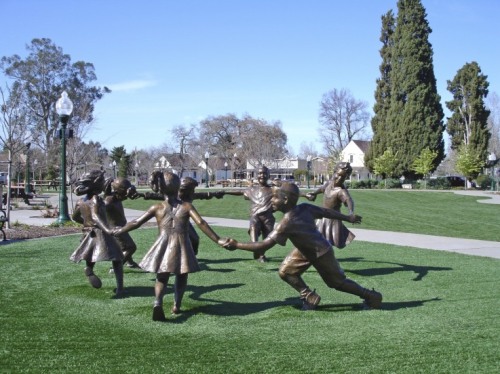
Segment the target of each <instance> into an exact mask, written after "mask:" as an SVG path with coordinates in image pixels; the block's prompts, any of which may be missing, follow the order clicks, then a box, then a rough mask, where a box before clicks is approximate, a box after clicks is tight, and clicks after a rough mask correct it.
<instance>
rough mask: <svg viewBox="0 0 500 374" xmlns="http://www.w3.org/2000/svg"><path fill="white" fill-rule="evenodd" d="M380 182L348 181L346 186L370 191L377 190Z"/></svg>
mask: <svg viewBox="0 0 500 374" xmlns="http://www.w3.org/2000/svg"><path fill="white" fill-rule="evenodd" d="M378 183H379V181H378V180H376V179H363V180H359V181H358V180H351V181H346V183H345V184H346V186H347V187H348V188H352V189H370V188H377V185H378Z"/></svg>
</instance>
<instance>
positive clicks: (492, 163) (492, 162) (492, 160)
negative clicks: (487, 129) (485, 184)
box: [488, 152, 498, 191]
mask: <svg viewBox="0 0 500 374" xmlns="http://www.w3.org/2000/svg"><path fill="white" fill-rule="evenodd" d="M497 161H498V160H497V156H496V154H495V153H493V152H491V153H490V155H489V156H488V166H489V168H490V170H491V190H492V191H495V164H496V163H497Z"/></svg>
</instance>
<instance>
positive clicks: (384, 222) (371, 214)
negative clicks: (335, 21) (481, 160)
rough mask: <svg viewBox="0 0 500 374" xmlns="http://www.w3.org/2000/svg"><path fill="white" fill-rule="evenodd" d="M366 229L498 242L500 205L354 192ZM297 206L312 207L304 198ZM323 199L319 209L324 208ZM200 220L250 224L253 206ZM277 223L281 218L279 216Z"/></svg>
mask: <svg viewBox="0 0 500 374" xmlns="http://www.w3.org/2000/svg"><path fill="white" fill-rule="evenodd" d="M199 190H200V191H203V189H199ZM350 192H351V195H352V197H353V199H354V203H355V211H356V213H357V214H359V215H361V216H363V223H362V224H361V225H360V226H359V227H360V228H363V229H372V230H385V231H397V232H408V233H416V234H427V235H440V236H450V237H458V238H468V239H481V240H493V241H500V230H499V227H500V205H493V204H481V203H478V202H477V200H478V199H480V197H475V196H463V195H457V194H454V193H453V192H430V191H392V190H391V191H380V190H350ZM299 202H308V201H307V200H306V199H304V198H301V199H300V200H299ZM322 202H323V196H322V195H320V196H318V198H317V199H316V201H315V204H318V205H321V204H322ZM153 203H154V201H151V200H143V199H138V200H133V201H131V200H127V201H125V204H124V205H125V207H127V208H131V209H139V210H146V209H148V208H149V207H150V206H151V205H152V204H153ZM195 206H196V208H197V209H198V211H199V212H200V214H201V215H203V216H207V217H226V218H236V219H248V217H249V209H250V202H249V201H248V200H245V199H244V198H243V197H240V196H229V195H227V196H224V197H223V198H222V199H219V200H218V199H211V200H196V201H195ZM276 217H277V219H278V220H279V219H280V217H281V215H280V214H279V213H277V214H276Z"/></svg>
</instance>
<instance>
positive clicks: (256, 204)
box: [225, 165, 276, 262]
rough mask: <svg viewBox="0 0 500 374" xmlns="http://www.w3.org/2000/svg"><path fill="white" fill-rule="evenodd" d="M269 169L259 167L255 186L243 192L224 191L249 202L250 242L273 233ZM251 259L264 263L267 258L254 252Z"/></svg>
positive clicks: (273, 219)
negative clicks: (242, 197)
mask: <svg viewBox="0 0 500 374" xmlns="http://www.w3.org/2000/svg"><path fill="white" fill-rule="evenodd" d="M269 176H270V174H269V169H268V168H267V167H266V166H264V165H263V166H261V167H260V168H259V170H258V174H257V180H258V182H259V184H258V185H256V186H250V187H248V188H246V189H244V190H241V191H240V190H232V191H225V194H226V195H235V196H241V195H243V196H244V198H245V199H246V200H250V202H251V203H252V205H251V213H250V227H249V229H248V234H249V235H250V240H251V241H252V242H257V241H259V237H261V236H262V239H265V238H266V237H267V236H268V235H269V233H270V232H271V231H273V228H274V223H275V222H276V219H275V218H274V215H273V209H272V206H271V198H272V195H273V191H272V186H271V185H269V184H268V180H269ZM253 257H254V259H255V260H257V261H259V262H266V261H267V258H266V256H265V255H264V252H259V251H254V254H253Z"/></svg>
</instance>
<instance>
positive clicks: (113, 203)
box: [104, 177, 139, 268]
mask: <svg viewBox="0 0 500 374" xmlns="http://www.w3.org/2000/svg"><path fill="white" fill-rule="evenodd" d="M137 197H138V193H137V191H136V189H135V186H134V185H133V184H132V183H130V181H129V180H128V179H125V178H121V177H118V178H115V179H113V178H108V179H107V180H106V182H105V187H104V204H105V206H106V218H107V220H108V223H109V226H110V227H117V226H120V227H121V226H125V224H126V223H127V218H126V217H125V211H124V209H123V203H122V201H124V200H126V199H127V198H130V199H136V198H137ZM115 239H116V241H117V242H118V245H119V247H120V248H121V250H122V252H123V256H124V258H123V264H124V265H125V266H127V267H129V268H138V267H139V265H138V264H137V263H136V262H135V261H134V259H133V258H132V255H133V254H134V253H135V251H136V250H137V245H136V244H135V242H134V240H133V239H132V237H131V236H130V234H129V233H124V234H122V235H119V236H116V237H115Z"/></svg>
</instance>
